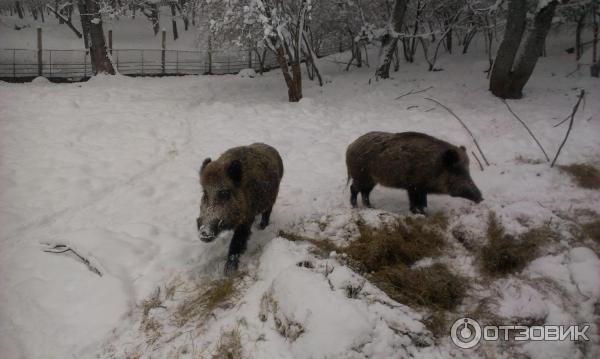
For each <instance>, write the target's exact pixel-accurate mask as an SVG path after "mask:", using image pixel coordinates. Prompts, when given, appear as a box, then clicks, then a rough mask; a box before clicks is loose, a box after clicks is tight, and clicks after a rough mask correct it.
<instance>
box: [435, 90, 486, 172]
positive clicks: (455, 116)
mask: <svg viewBox="0 0 600 359" xmlns="http://www.w3.org/2000/svg"><path fill="white" fill-rule="evenodd" d="M425 100H429V101H433V102H435V103H437V104H438V105H440V106H442V107H443V108H445V109H446V111H448V112H450V114H451V115H452V116H454V118H456V119H457V120H458V122H460V124H461V125H462V127H464V128H465V130H467V132H468V133H469V135H470V136H471V138H472V139H473V143H475V146H476V147H477V150H478V151H479V153H480V154H481V158H483V162H485V165H486V166H489V165H490V163H489V162H488V160H487V158H485V155H484V154H483V151H482V150H481V147H479V143H478V142H477V139H476V138H475V135H473V132H471V130H470V129H469V128H468V127H467V125H465V123H464V122H463V120H461V119H460V117H458V116H457V115H456V114H455V113H454V112H452V110H451V109H449V108H448V107H447V106H446V105H444V104H443V103H441V102H439V101H438V100H435V99H432V98H429V97H425Z"/></svg>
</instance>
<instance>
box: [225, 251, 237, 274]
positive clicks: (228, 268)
mask: <svg viewBox="0 0 600 359" xmlns="http://www.w3.org/2000/svg"><path fill="white" fill-rule="evenodd" d="M239 263H240V260H239V256H237V255H236V256H229V258H228V259H227V262H226V263H225V276H226V277H231V276H232V275H233V274H234V273H235V272H236V271H237V269H238V265H239Z"/></svg>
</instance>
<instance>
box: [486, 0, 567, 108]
mask: <svg viewBox="0 0 600 359" xmlns="http://www.w3.org/2000/svg"><path fill="white" fill-rule="evenodd" d="M557 5H558V0H542V1H541V2H540V3H539V4H538V8H537V10H536V12H535V15H534V19H533V25H532V28H531V30H530V31H529V33H528V34H527V37H526V39H525V42H524V44H523V45H522V50H521V53H520V54H519V56H518V57H517V52H518V50H519V46H521V42H522V38H523V33H524V30H525V25H526V23H527V2H526V1H521V0H510V1H509V2H508V14H507V22H506V31H505V33H504V38H503V39H502V43H501V44H500V47H499V48H498V53H497V55H496V60H495V61H494V65H493V67H492V74H491V78H490V91H492V93H493V94H494V95H496V96H498V97H501V98H513V99H519V98H521V97H523V88H524V87H525V84H527V81H528V80H529V78H530V77H531V74H532V73H533V70H534V68H535V65H536V63H537V60H538V58H539V56H540V54H541V53H542V51H543V48H544V42H545V40H546V36H547V35H548V32H549V31H550V26H551V25H552V18H553V17H554V12H555V10H556V6H557Z"/></svg>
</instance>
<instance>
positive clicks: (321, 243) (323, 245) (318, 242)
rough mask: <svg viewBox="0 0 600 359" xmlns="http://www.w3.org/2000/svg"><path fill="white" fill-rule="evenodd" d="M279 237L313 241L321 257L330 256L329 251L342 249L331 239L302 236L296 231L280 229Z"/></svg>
mask: <svg viewBox="0 0 600 359" xmlns="http://www.w3.org/2000/svg"><path fill="white" fill-rule="evenodd" d="M279 237H281V238H285V239H287V240H288V241H291V242H302V241H303V242H309V243H312V244H313V245H314V246H315V247H316V249H317V251H316V253H315V254H317V255H319V256H321V257H328V256H329V253H331V252H332V251H339V250H340V249H339V248H338V247H337V246H336V245H335V244H333V243H331V242H330V241H327V240H324V239H316V238H310V237H306V236H301V235H298V234H296V233H290V232H286V231H279Z"/></svg>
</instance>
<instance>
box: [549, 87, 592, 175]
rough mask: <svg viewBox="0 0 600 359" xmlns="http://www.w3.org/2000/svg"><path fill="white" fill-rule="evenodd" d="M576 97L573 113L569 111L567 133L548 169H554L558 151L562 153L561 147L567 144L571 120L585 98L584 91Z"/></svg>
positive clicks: (571, 125) (571, 126) (571, 124)
mask: <svg viewBox="0 0 600 359" xmlns="http://www.w3.org/2000/svg"><path fill="white" fill-rule="evenodd" d="M578 97H579V99H578V100H577V103H576V104H575V107H573V111H571V121H569V128H568V129H567V133H566V134H565V138H564V139H563V141H562V143H561V144H560V146H559V147H558V151H556V156H554V159H553V160H552V164H551V165H550V167H554V164H555V163H556V160H557V159H558V155H560V151H562V148H563V146H564V145H565V143H566V142H567V138H569V134H570V133H571V128H573V120H575V114H576V113H577V109H578V108H579V104H580V103H581V101H582V100H583V98H584V97H585V90H581V92H580V93H579V96H578Z"/></svg>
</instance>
